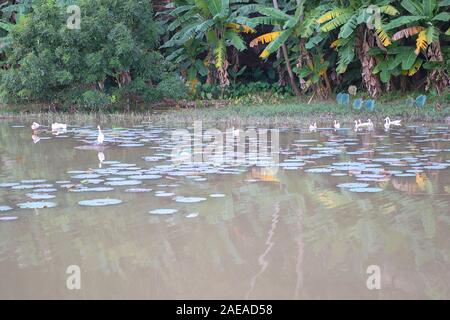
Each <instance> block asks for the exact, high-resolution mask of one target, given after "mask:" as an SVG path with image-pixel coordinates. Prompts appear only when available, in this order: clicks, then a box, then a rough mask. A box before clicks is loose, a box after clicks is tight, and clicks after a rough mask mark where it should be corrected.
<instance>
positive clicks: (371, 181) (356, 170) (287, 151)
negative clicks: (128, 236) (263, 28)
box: [0, 124, 450, 221]
mask: <svg viewBox="0 0 450 320" xmlns="http://www.w3.org/2000/svg"><path fill="white" fill-rule="evenodd" d="M284 131H289V130H284ZM170 133H171V130H168V128H163V127H152V128H151V129H149V128H147V127H146V125H145V124H143V125H140V126H136V127H133V128H131V129H124V128H116V129H110V130H105V137H106V139H105V141H106V142H107V143H106V145H104V146H98V145H95V144H93V143H92V142H93V141H94V140H95V138H96V131H95V130H93V129H92V128H89V127H79V128H76V129H73V130H72V131H68V132H67V137H70V136H72V137H73V138H74V139H76V140H77V141H78V142H80V143H81V145H80V146H78V147H76V149H77V150H94V151H96V152H98V153H99V154H100V153H103V152H106V150H107V149H108V148H130V150H133V148H148V149H150V153H149V154H148V155H146V156H143V157H142V159H141V162H142V163H141V165H137V164H135V163H124V162H120V161H116V160H106V159H105V157H104V156H103V157H99V161H100V164H99V167H98V168H94V169H93V168H89V169H80V170H70V171H67V176H66V177H64V178H63V179H64V180H59V181H54V182H49V181H47V180H46V179H36V180H23V181H20V182H2V183H0V189H9V190H12V191H24V192H26V194H25V196H26V197H27V198H28V201H23V202H21V203H18V204H17V205H16V206H17V208H19V209H47V208H54V207H56V206H57V203H56V202H54V199H55V198H56V194H57V192H58V191H65V192H73V193H80V194H86V198H85V199H83V200H81V201H79V202H78V204H79V205H80V206H89V207H99V206H110V205H119V204H121V203H123V201H122V200H121V199H114V198H110V197H108V196H103V197H98V198H97V197H95V198H94V197H92V196H89V195H90V194H92V193H103V194H105V195H107V194H108V192H112V191H114V190H115V189H116V188H123V191H124V192H125V193H149V194H152V195H153V196H154V197H158V198H168V199H171V200H172V201H173V202H174V203H180V204H191V203H200V202H204V201H207V200H208V198H210V199H212V198H222V197H225V196H226V194H222V193H211V194H208V195H203V196H197V195H196V196H189V195H177V194H176V193H175V192H172V191H170V188H169V189H167V187H172V188H176V187H177V186H179V185H180V184H183V183H190V184H193V186H194V188H195V184H196V183H201V182H204V181H207V180H208V179H209V178H210V177H211V176H218V175H243V174H244V173H247V172H248V171H249V170H250V168H252V167H260V168H277V169H279V170H283V171H286V172H292V171H300V170H301V171H303V172H304V174H307V175H310V174H328V175H330V176H333V177H337V178H338V179H339V177H341V178H342V179H345V181H341V182H339V183H337V185H336V187H337V188H339V189H341V190H342V191H343V192H346V191H349V192H355V193H376V192H381V191H383V190H384V189H383V187H380V183H383V182H387V181H389V180H390V179H392V177H401V178H408V177H415V176H416V174H417V173H421V172H424V171H427V170H445V169H448V168H449V167H450V160H445V161H440V162H439V161H437V160H435V159H436V157H437V156H440V157H441V158H442V156H445V154H448V152H450V149H448V148H431V147H429V146H428V145H429V144H430V143H436V142H438V143H441V145H445V144H446V143H448V142H450V139H449V138H448V133H449V130H448V128H446V127H438V128H435V129H432V130H431V129H428V128H426V127H413V126H410V127H404V128H401V129H398V130H396V131H393V132H390V133H389V135H390V136H387V135H379V136H377V135H375V134H374V133H365V134H359V133H353V132H351V131H338V132H335V131H332V130H330V131H327V132H322V133H320V134H321V135H322V137H324V138H325V139H326V140H325V141H323V138H322V139H315V136H313V138H312V139H299V140H295V141H294V142H293V143H291V144H290V145H287V146H282V148H281V149H280V150H279V152H278V156H279V159H280V161H278V159H277V161H275V159H274V158H273V157H272V155H273V154H272V155H271V154H258V152H257V151H255V150H252V151H249V150H248V148H247V149H245V148H243V149H240V150H248V152H242V151H241V152H237V151H236V150H234V149H233V150H224V151H223V153H222V154H219V155H215V156H213V157H209V158H207V159H203V160H204V161H201V162H193V161H189V160H187V161H183V162H178V161H176V159H174V158H173V153H172V151H173V149H174V148H175V147H177V148H179V147H180V142H179V141H174V140H173V139H172V137H171V134H170ZM282 133H283V130H282ZM358 135H359V136H363V137H364V136H365V135H372V137H373V139H374V140H375V141H376V142H374V143H369V144H367V145H364V144H363V146H362V147H361V143H360V137H358ZM388 137H389V138H391V140H392V139H393V140H394V143H391V142H388V140H386V138H388ZM198 138H199V137H198V136H195V135H193V136H192V140H191V141H188V142H186V145H185V146H184V147H185V148H186V149H185V150H186V153H187V158H186V159H190V160H192V159H193V158H194V156H195V151H193V150H196V149H195V146H197V147H200V149H197V150H204V148H206V147H208V143H207V142H202V141H201V140H200V142H199V140H198ZM406 139H408V142H409V143H408V144H402V143H401V142H400V141H403V140H406ZM44 140H45V139H44ZM385 141H386V142H385ZM237 143H241V144H243V147H246V146H247V147H248V144H250V143H256V145H257V146H259V144H258V143H259V142H258V141H257V140H256V139H255V138H251V139H249V140H247V141H240V142H237ZM192 144H193V145H194V149H192V148H191V146H192ZM80 152H82V151H80ZM200 153H201V155H202V154H203V151H200ZM197 156H198V154H197ZM219 158H220V159H219ZM339 159H346V160H344V161H342V160H341V161H339ZM218 160H220V161H221V162H218ZM300 178H301V177H300ZM349 179H350V181H349ZM256 181H258V179H243V182H256ZM384 185H385V184H384ZM121 190H122V189H121ZM11 210H14V208H13V207H11V206H9V205H3V204H0V221H13V220H16V219H17V217H15V216H4V215H3V214H4V213H6V212H9V211H11ZM177 211H178V210H177V209H175V208H153V209H150V210H149V213H150V214H154V215H167V214H174V213H176V212H177ZM197 215H198V213H195V212H194V213H190V214H188V215H187V217H190V218H192V217H196V216H197Z"/></svg>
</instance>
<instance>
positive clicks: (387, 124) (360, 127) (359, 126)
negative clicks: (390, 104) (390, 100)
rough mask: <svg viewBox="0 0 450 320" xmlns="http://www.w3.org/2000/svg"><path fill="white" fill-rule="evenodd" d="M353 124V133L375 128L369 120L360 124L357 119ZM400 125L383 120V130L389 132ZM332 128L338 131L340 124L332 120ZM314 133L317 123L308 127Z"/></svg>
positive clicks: (396, 122)
mask: <svg viewBox="0 0 450 320" xmlns="http://www.w3.org/2000/svg"><path fill="white" fill-rule="evenodd" d="M354 123H355V126H354V130H355V132H357V131H361V130H367V131H372V130H374V128H375V124H374V123H373V122H372V120H370V119H368V120H367V122H362V121H361V119H359V120H355V122H354ZM401 125H402V120H394V121H391V118H389V117H386V118H385V119H384V129H385V130H386V131H389V129H390V128H391V126H401ZM333 127H334V130H339V129H341V124H340V123H339V122H338V121H337V120H334V124H333ZM316 131H317V123H316V122H314V123H313V124H310V125H309V132H316Z"/></svg>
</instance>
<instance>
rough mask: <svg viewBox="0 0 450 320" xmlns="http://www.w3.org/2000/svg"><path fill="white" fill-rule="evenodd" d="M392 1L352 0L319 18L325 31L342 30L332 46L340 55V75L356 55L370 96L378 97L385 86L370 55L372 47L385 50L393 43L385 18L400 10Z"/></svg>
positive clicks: (343, 2) (338, 67)
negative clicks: (382, 86) (375, 70)
mask: <svg viewBox="0 0 450 320" xmlns="http://www.w3.org/2000/svg"><path fill="white" fill-rule="evenodd" d="M391 3H393V1H389V0H381V1H380V0H369V1H365V0H349V1H341V3H340V5H338V6H335V7H333V8H332V9H330V10H328V11H327V12H326V13H325V14H323V15H322V16H321V17H319V18H318V20H317V22H318V23H320V24H321V27H320V29H321V31H322V32H326V33H329V32H334V31H335V30H338V31H339V33H338V37H337V39H336V40H335V41H333V42H332V44H331V47H332V48H335V49H336V50H337V52H338V56H339V61H338V65H337V69H336V70H337V72H338V73H344V72H345V71H346V70H347V67H348V65H349V64H350V63H352V62H353V61H354V60H355V50H356V55H357V56H358V58H359V60H360V61H361V65H362V70H361V73H362V78H363V83H364V85H365V87H366V89H367V91H368V93H369V94H370V96H372V97H375V96H376V95H378V94H379V93H380V92H381V83H380V81H379V79H378V77H377V76H376V75H374V74H373V73H372V70H373V68H374V66H375V64H376V61H375V60H374V58H373V57H371V56H370V55H368V51H369V50H370V48H372V47H375V46H378V47H380V48H382V49H385V48H386V47H388V46H389V45H390V44H391V43H392V42H391V39H390V37H389V34H388V33H387V32H386V28H385V26H384V22H383V18H384V16H396V15H398V14H399V11H398V10H397V9H396V8H395V7H394V6H393V5H392V4H391Z"/></svg>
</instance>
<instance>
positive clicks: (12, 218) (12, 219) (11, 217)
mask: <svg viewBox="0 0 450 320" xmlns="http://www.w3.org/2000/svg"><path fill="white" fill-rule="evenodd" d="M17 219H19V218H18V217H13V216H10V217H0V221H14V220H17Z"/></svg>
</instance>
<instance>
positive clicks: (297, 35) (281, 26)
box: [250, 1, 326, 95]
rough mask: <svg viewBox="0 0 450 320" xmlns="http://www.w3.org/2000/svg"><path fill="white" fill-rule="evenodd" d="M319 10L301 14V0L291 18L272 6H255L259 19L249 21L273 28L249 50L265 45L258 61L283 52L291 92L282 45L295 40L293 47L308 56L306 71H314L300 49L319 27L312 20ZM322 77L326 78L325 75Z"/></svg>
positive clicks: (255, 41)
mask: <svg viewBox="0 0 450 320" xmlns="http://www.w3.org/2000/svg"><path fill="white" fill-rule="evenodd" d="M323 10H324V8H323V7H322V6H318V7H315V8H313V9H312V10H309V11H307V12H306V13H305V6H304V1H301V2H299V3H298V4H297V6H296V7H295V13H294V14H293V15H290V14H288V13H286V12H285V11H282V10H280V9H279V8H278V6H275V7H274V8H270V7H259V8H258V12H259V13H260V14H261V16H259V17H256V18H252V19H250V20H251V23H252V24H253V25H254V26H259V25H271V26H273V30H272V31H271V32H268V33H265V34H263V35H260V36H258V37H256V38H255V39H253V40H252V41H251V42H250V47H256V46H258V45H262V44H267V46H266V47H265V48H264V50H263V51H262V53H261V54H260V58H262V59H266V58H268V57H269V56H270V55H271V54H273V53H276V52H277V51H278V50H279V49H280V48H281V49H282V50H283V55H284V60H285V64H286V69H287V71H288V74H289V76H290V81H291V86H292V88H293V89H294V92H295V91H296V89H297V90H298V88H297V85H296V83H295V80H294V78H293V72H292V67H291V59H290V58H289V56H288V53H287V49H286V43H287V42H288V41H290V40H293V39H294V41H297V43H296V44H294V45H299V46H300V47H301V54H303V55H304V56H308V57H307V60H308V65H309V68H310V69H314V64H313V62H312V59H311V57H310V56H309V54H308V52H307V50H306V49H305V47H304V42H305V40H306V39H308V38H309V37H311V36H312V35H313V34H314V32H315V31H317V28H318V26H319V24H318V23H317V22H316V19H317V17H318V16H319V15H320V14H321V13H322V12H323ZM300 59H301V55H300V56H299V58H298V59H296V60H298V61H300ZM323 76H326V72H325V74H323ZM297 95H298V94H297Z"/></svg>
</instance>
